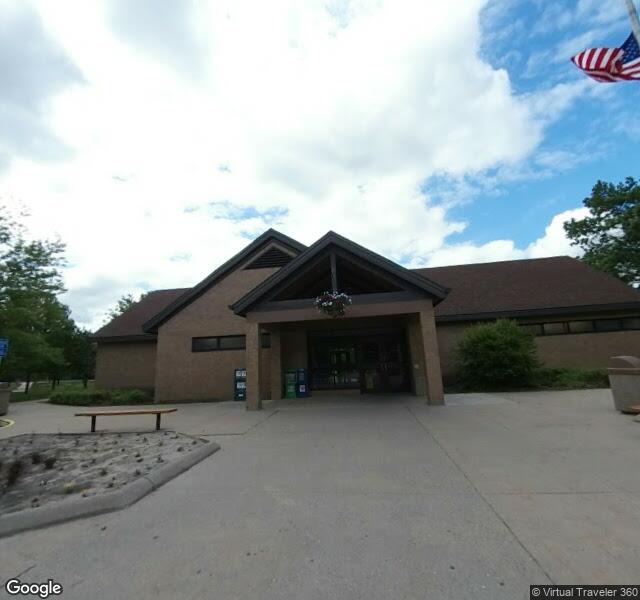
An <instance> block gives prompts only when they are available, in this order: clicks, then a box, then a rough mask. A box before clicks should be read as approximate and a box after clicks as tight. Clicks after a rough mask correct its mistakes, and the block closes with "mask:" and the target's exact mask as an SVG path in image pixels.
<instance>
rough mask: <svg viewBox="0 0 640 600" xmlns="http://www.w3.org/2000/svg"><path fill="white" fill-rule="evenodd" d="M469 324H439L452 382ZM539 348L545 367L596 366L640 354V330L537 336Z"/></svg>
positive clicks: (443, 356) (444, 359)
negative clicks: (457, 351)
mask: <svg viewBox="0 0 640 600" xmlns="http://www.w3.org/2000/svg"><path fill="white" fill-rule="evenodd" d="M582 318H585V316H584V315H582V316H577V317H571V318H569V317H563V318H562V319H551V318H549V319H544V321H545V322H550V321H554V320H556V321H569V320H579V319H582ZM591 318H593V316H591ZM602 318H606V317H602ZM541 320H542V319H541ZM539 321H540V320H538V321H536V322H539ZM468 326H469V325H468V324H465V323H447V324H444V323H443V324H440V325H438V327H437V331H438V343H439V346H440V359H441V363H442V373H443V377H444V379H445V381H451V380H452V379H453V378H454V376H455V358H454V353H455V346H456V344H457V343H458V341H459V340H460V338H461V336H462V334H463V332H464V330H465V329H466V328H467V327H468ZM536 347H537V349H538V356H539V357H540V360H542V362H543V363H544V364H545V365H546V366H549V367H584V368H587V369H595V368H600V367H606V366H608V364H609V358H610V357H611V356H617V355H620V354H632V355H635V356H638V355H640V331H612V332H601V333H580V334H574V335H571V334H568V335H550V336H539V337H536Z"/></svg>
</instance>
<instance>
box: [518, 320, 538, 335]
mask: <svg viewBox="0 0 640 600" xmlns="http://www.w3.org/2000/svg"><path fill="white" fill-rule="evenodd" d="M520 327H522V329H524V330H525V331H527V332H529V333H532V334H533V335H542V323H535V324H533V325H521V326H520Z"/></svg>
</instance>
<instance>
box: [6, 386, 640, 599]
mask: <svg viewBox="0 0 640 600" xmlns="http://www.w3.org/2000/svg"><path fill="white" fill-rule="evenodd" d="M452 400H455V399H453V398H452ZM229 404H231V403H229ZM237 406H238V405H233V404H231V405H230V406H223V405H215V406H212V405H191V406H184V407H179V408H181V411H180V413H178V414H179V415H181V416H180V417H177V416H176V419H178V418H180V419H182V421H176V423H175V424H178V425H179V426H180V427H185V428H190V427H191V428H194V429H201V430H206V431H208V432H215V431H223V430H224V431H223V433H226V434H227V435H218V436H217V437H216V436H214V437H213V439H215V440H216V441H217V442H218V443H220V445H221V446H222V450H221V451H220V452H218V453H217V454H215V455H214V456H213V457H211V458H209V459H207V460H205V461H204V462H202V463H200V464H199V465H197V466H196V467H194V468H193V469H191V470H190V471H188V472H187V473H185V474H183V475H181V476H180V477H178V478H177V479H175V480H173V481H172V482H170V483H168V484H167V485H166V486H164V487H163V488H162V489H160V490H158V491H156V492H154V493H152V494H151V495H149V496H148V497H146V498H144V499H143V500H141V501H140V502H139V503H138V504H136V505H134V506H132V507H131V508H129V509H126V510H124V511H121V512H118V513H113V514H110V515H105V516H102V517H95V518H89V519H84V520H81V521H76V522H71V523H68V524H64V525H61V526H55V527H51V528H48V529H44V530H39V531H33V532H28V533H25V534H21V535H18V536H15V537H13V538H8V539H4V540H0V553H2V556H3V561H2V565H1V566H0V569H1V570H2V575H3V576H4V577H5V578H8V577H10V576H15V575H16V574H18V573H24V575H23V576H22V579H23V580H24V581H45V580H46V579H47V578H49V577H51V578H53V579H55V580H56V581H58V582H60V583H62V585H63V586H64V588H65V593H64V595H63V598H82V599H84V598H87V597H95V598H100V599H101V600H102V599H110V598H114V599H116V598H117V599H121V598H127V597H136V598H141V599H144V598H154V599H164V598H167V599H169V598H170V599H172V600H173V599H174V598H181V599H183V598H194V599H196V598H238V599H240V598H242V599H243V600H244V599H251V598H256V599H260V600H263V599H272V598H273V599H276V598H278V599H281V598H291V599H295V600H298V599H300V598H305V599H307V598H311V599H313V598H318V599H320V598H323V599H324V598H340V599H351V598H367V599H372V600H376V599H381V600H382V599H384V600H388V599H389V598H393V599H402V598H438V599H445V600H448V599H450V600H461V599H473V600H477V599H505V600H506V599H509V600H513V599H520V598H528V597H529V587H528V586H529V585H530V584H534V583H545V582H549V581H554V582H557V583H637V581H634V580H637V579H638V565H639V564H640V522H639V520H638V519H637V514H638V509H639V508H640V483H639V481H640V478H639V477H638V473H640V452H638V447H639V445H638V444H639V443H640V426H638V424H637V423H634V422H633V420H632V419H629V418H626V417H624V416H621V415H619V414H617V413H615V412H614V411H613V408H612V404H611V398H610V395H609V392H608V391H606V390H603V391H600V390H597V391H590V392H568V393H548V394H501V395H493V396H490V397H484V398H481V397H479V396H476V397H473V396H469V397H467V398H466V399H465V398H458V399H457V401H455V402H452V406H446V407H426V406H423V405H421V404H419V403H412V402H407V401H406V399H393V398H389V399H388V401H386V402H380V403H376V404H372V403H367V402H365V403H363V404H361V405H358V404H354V403H352V402H348V403H345V404H343V405H340V403H339V402H332V403H329V404H327V403H324V404H323V403H322V402H319V403H315V404H314V405H303V404H294V405H290V406H284V405H280V406H278V405H275V406H274V407H273V409H272V410H267V411H263V412H261V413H246V412H245V411H244V410H238V408H237ZM14 407H15V405H14ZM40 408H41V407H38V408H31V409H30V408H28V407H24V408H22V407H21V410H23V411H24V412H23V413H22V415H21V417H20V418H21V419H22V420H24V421H25V422H26V421H29V419H30V418H29V416H28V415H29V412H30V411H31V412H33V414H34V415H35V414H36V413H38V411H39V410H40ZM60 408H61V407H46V409H48V410H54V411H55V410H59V409H60ZM71 412H73V411H71ZM39 414H40V416H41V417H44V413H39ZM52 414H53V413H52ZM16 416H17V414H16ZM12 418H16V417H12ZM55 418H56V417H51V419H55ZM58 418H60V421H58V424H62V423H63V418H62V417H58ZM256 419H257V420H256ZM34 423H35V421H34ZM40 423H42V421H41V422H40ZM18 424H19V419H16V426H15V427H17V426H18ZM167 424H168V425H169V420H167ZM172 425H173V423H172ZM23 426H25V427H26V425H24V424H23ZM34 426H35V425H34ZM56 426H57V425H56ZM232 430H233V431H232ZM192 431H193V430H192ZM234 432H235V433H234ZM6 433H7V432H6V431H3V432H2V434H3V435H6ZM127 574H130V576H128V575H127Z"/></svg>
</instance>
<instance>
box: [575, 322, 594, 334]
mask: <svg viewBox="0 0 640 600" xmlns="http://www.w3.org/2000/svg"><path fill="white" fill-rule="evenodd" d="M592 331H593V321H569V333H591V332H592Z"/></svg>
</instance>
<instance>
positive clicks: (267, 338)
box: [191, 332, 271, 352]
mask: <svg viewBox="0 0 640 600" xmlns="http://www.w3.org/2000/svg"><path fill="white" fill-rule="evenodd" d="M239 337H241V338H243V340H244V345H243V347H242V348H221V347H220V340H222V339H227V338H239ZM260 339H261V347H262V348H263V349H268V348H271V334H270V333H268V332H266V333H261V334H260ZM196 340H216V345H215V348H206V349H202V350H198V349H196V348H195V341H196ZM246 348H247V336H246V335H245V334H244V333H237V334H231V335H200V336H196V337H192V338H191V352H244V351H245V350H246Z"/></svg>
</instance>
